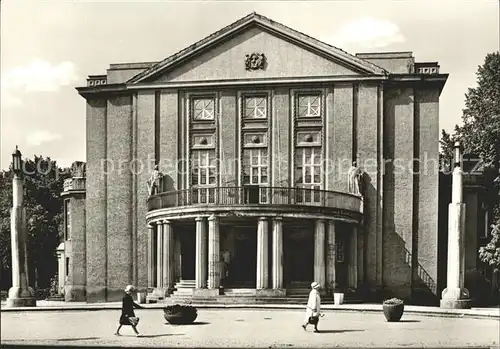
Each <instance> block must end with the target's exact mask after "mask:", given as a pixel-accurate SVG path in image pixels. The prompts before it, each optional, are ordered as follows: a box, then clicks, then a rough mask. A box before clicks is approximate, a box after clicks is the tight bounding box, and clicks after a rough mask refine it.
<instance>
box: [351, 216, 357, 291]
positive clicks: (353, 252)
mask: <svg viewBox="0 0 500 349" xmlns="http://www.w3.org/2000/svg"><path fill="white" fill-rule="evenodd" d="M350 240H351V242H350V253H349V255H350V256H349V257H350V258H349V287H352V288H354V289H356V288H358V228H357V227H356V226H354V225H353V226H352V231H351V236H350Z"/></svg>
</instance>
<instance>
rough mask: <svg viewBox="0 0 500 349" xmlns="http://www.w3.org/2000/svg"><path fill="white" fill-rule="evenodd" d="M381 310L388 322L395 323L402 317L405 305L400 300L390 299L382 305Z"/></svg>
mask: <svg viewBox="0 0 500 349" xmlns="http://www.w3.org/2000/svg"><path fill="white" fill-rule="evenodd" d="M382 309H383V310H384V316H385V318H386V319H387V321H388V322H397V321H399V320H400V319H401V317H402V316H403V312H404V309H405V305H404V303H403V301H402V300H401V299H398V298H391V299H388V300H386V301H384V303H382Z"/></svg>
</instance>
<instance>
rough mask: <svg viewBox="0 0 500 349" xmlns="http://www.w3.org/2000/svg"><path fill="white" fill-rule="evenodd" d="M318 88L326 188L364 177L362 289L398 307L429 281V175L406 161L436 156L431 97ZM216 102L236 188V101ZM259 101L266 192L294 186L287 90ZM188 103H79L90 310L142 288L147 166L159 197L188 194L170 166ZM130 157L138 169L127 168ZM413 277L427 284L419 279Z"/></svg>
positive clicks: (177, 155)
mask: <svg viewBox="0 0 500 349" xmlns="http://www.w3.org/2000/svg"><path fill="white" fill-rule="evenodd" d="M308 88H311V86H308ZM321 89H322V91H324V92H325V94H324V96H323V97H324V99H325V108H326V109H325V112H324V113H323V115H324V118H325V121H324V128H325V130H324V137H325V140H326V144H324V148H325V156H326V157H327V158H328V160H329V161H328V168H326V170H327V175H326V177H325V180H324V182H325V183H324V184H325V187H326V188H328V189H329V190H339V191H345V190H347V170H348V168H349V165H350V162H351V160H354V159H356V160H357V161H358V165H359V166H360V167H361V168H362V169H363V170H364V171H365V173H366V175H365V180H366V188H365V219H364V220H365V225H364V230H363V229H361V230H360V234H361V235H362V238H361V239H360V245H362V246H364V247H363V248H364V254H363V255H362V256H360V260H359V261H358V262H359V263H360V264H361V265H362V268H363V273H360V275H361V276H360V278H361V279H360V282H361V285H363V286H367V287H368V288H369V289H371V290H372V291H373V290H378V289H382V288H386V289H389V290H390V291H391V292H393V293H394V294H396V295H398V296H400V297H403V298H408V297H410V296H411V295H412V288H414V289H416V288H419V287H420V288H423V289H425V288H426V287H427V286H426V283H429V279H431V280H432V281H434V282H435V280H437V270H436V269H437V267H436V265H437V181H438V179H437V174H436V175H434V174H433V173H432V172H427V173H424V174H418V175H414V174H413V173H412V172H411V159H412V158H413V156H417V158H421V159H424V160H425V159H427V160H428V159H431V160H432V159H434V158H437V149H438V148H437V147H438V144H437V135H436V134H437V131H438V107H437V105H438V93H437V91H431V90H426V91H420V90H417V91H416V92H415V91H414V89H413V88H409V87H402V88H388V87H384V88H382V87H381V86H378V85H376V84H352V83H350V84H347V83H342V84H340V83H339V84H332V85H330V86H326V87H325V86H321ZM294 90H295V91H298V90H300V89H294ZM186 92H187V93H188V94H186ZM203 92H211V91H210V90H207V91H203ZM215 92H217V95H218V96H219V106H218V110H219V112H220V118H221V119H220V121H219V125H218V127H219V129H218V132H219V135H220V137H221V138H220V141H219V144H218V146H219V147H220V149H219V150H220V155H221V154H223V155H224V157H225V160H226V161H225V164H226V166H225V167H222V168H221V177H220V183H221V185H226V184H227V185H234V184H236V183H237V175H238V171H239V169H238V168H237V166H236V165H234V164H233V163H231V162H230V161H229V160H231V159H233V158H236V157H237V156H238V152H239V150H238V147H239V142H240V140H239V138H238V135H237V134H238V131H237V130H238V128H239V127H240V121H239V120H238V119H239V111H238V105H239V102H238V91H236V90H230V89H224V90H217V91H215ZM269 92H270V97H271V98H270V112H271V115H272V123H273V125H272V132H271V133H270V134H269V137H270V142H271V144H272V149H273V151H272V155H271V158H272V161H273V163H274V166H272V167H271V168H270V169H272V178H271V180H272V182H271V185H274V186H288V185H293V183H292V181H291V178H290V175H291V170H292V169H291V168H290V166H292V163H291V157H292V153H291V149H292V148H291V146H292V143H291V141H292V139H291V137H292V134H293V133H292V131H293V127H292V117H293V115H292V108H291V102H292V97H293V91H292V90H290V88H288V87H286V86H282V87H276V88H274V89H272V90H271V91H269ZM188 95H189V91H182V92H180V91H177V90H174V89H169V90H160V91H140V92H138V93H137V95H134V96H127V97H125V96H124V97H113V98H112V99H110V100H108V101H90V102H89V106H88V111H87V134H88V136H87V137H88V142H87V154H88V158H87V166H88V167H87V168H88V170H87V171H88V179H87V183H88V185H87V201H86V208H87V212H89V214H88V216H87V218H86V223H87V264H88V276H87V285H88V288H87V293H88V300H89V301H92V300H93V299H95V300H103V299H104V298H105V299H107V300H108V301H109V300H116V299H118V298H119V297H120V295H121V292H122V289H123V287H124V286H125V285H127V284H129V283H133V284H135V285H137V286H138V287H139V288H140V289H144V288H145V287H146V285H147V263H146V261H147V258H146V256H147V234H148V230H147V227H146V225H145V223H144V217H145V215H146V200H147V197H148V193H147V188H146V184H145V183H146V181H147V179H148V178H149V176H150V173H151V170H152V168H153V165H154V163H155V157H156V161H157V162H158V164H159V165H160V169H161V171H162V172H163V173H164V174H165V175H166V178H167V181H166V184H165V188H164V189H165V190H177V189H180V188H186V186H187V182H186V180H187V176H186V175H185V174H183V171H185V170H186V167H185V165H183V164H182V162H181V163H180V164H178V160H181V159H183V158H185V154H186V151H187V149H188V148H187V140H186V135H187V130H186V127H187V126H186V124H185V122H184V121H185V120H186V118H187V114H186V113H187V110H186V103H187V102H188ZM106 158H107V159H109V160H110V161H108V162H104V163H105V164H107V166H108V168H107V169H106V168H105V169H104V170H105V171H101V166H103V165H101V159H106ZM133 159H136V163H135V164H134V165H132V167H131V161H132V160H133ZM111 160H112V161H111ZM120 160H121V163H120ZM384 160H385V161H384ZM388 160H390V161H388ZM384 162H385V163H384ZM139 164H140V165H139ZM278 164H279V165H278ZM278 166H279V167H280V168H279V170H278ZM332 166H333V167H332ZM332 168H333V169H332ZM384 170H385V173H383V172H384ZM123 212H126V213H127V214H125V218H124V217H123V216H124V215H123ZM103 256H104V257H103ZM131 265H132V267H130V266H131ZM423 274H425V275H426V276H425V278H426V279H425V280H421V279H422V277H421V276H422V275H423ZM106 280H107V281H106ZM422 282H423V284H422ZM428 288H430V287H428ZM104 294H106V295H107V296H106V297H104V296H103V295H104Z"/></svg>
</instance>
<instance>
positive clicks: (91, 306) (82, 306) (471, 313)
mask: <svg viewBox="0 0 500 349" xmlns="http://www.w3.org/2000/svg"><path fill="white" fill-rule="evenodd" d="M190 305H192V306H195V307H197V308H198V309H275V310H286V309H288V310H292V309H304V306H305V305H298V304H196V303H195V302H193V303H190ZM142 306H144V307H146V308H148V309H161V308H163V307H164V304H163V303H153V304H142ZM120 308H121V302H107V303H86V302H61V301H37V306H36V307H26V308H6V307H5V302H4V301H3V302H1V311H2V312H20V311H75V310H94V311H96V310H113V309H120ZM322 308H323V309H327V310H335V311H337V312H361V313H380V312H381V311H382V304H380V303H378V304H367V303H363V304H341V305H334V304H325V305H323V306H322ZM404 311H405V314H417V315H426V316H439V317H460V318H462V317H464V318H478V319H498V320H499V321H500V306H497V307H490V308H472V309H441V308H439V307H430V306H412V305H405V310H404Z"/></svg>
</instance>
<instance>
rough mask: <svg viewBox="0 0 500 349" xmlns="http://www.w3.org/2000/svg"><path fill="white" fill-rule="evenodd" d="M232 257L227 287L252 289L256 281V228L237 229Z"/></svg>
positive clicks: (234, 232) (234, 231)
mask: <svg viewBox="0 0 500 349" xmlns="http://www.w3.org/2000/svg"><path fill="white" fill-rule="evenodd" d="M232 233H233V234H235V237H234V256H233V260H232V262H231V265H230V270H229V275H230V277H229V278H228V280H227V282H228V286H229V287H232V288H237V287H243V288H254V287H256V279H257V227H237V228H236V229H234V230H233V232H232Z"/></svg>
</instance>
